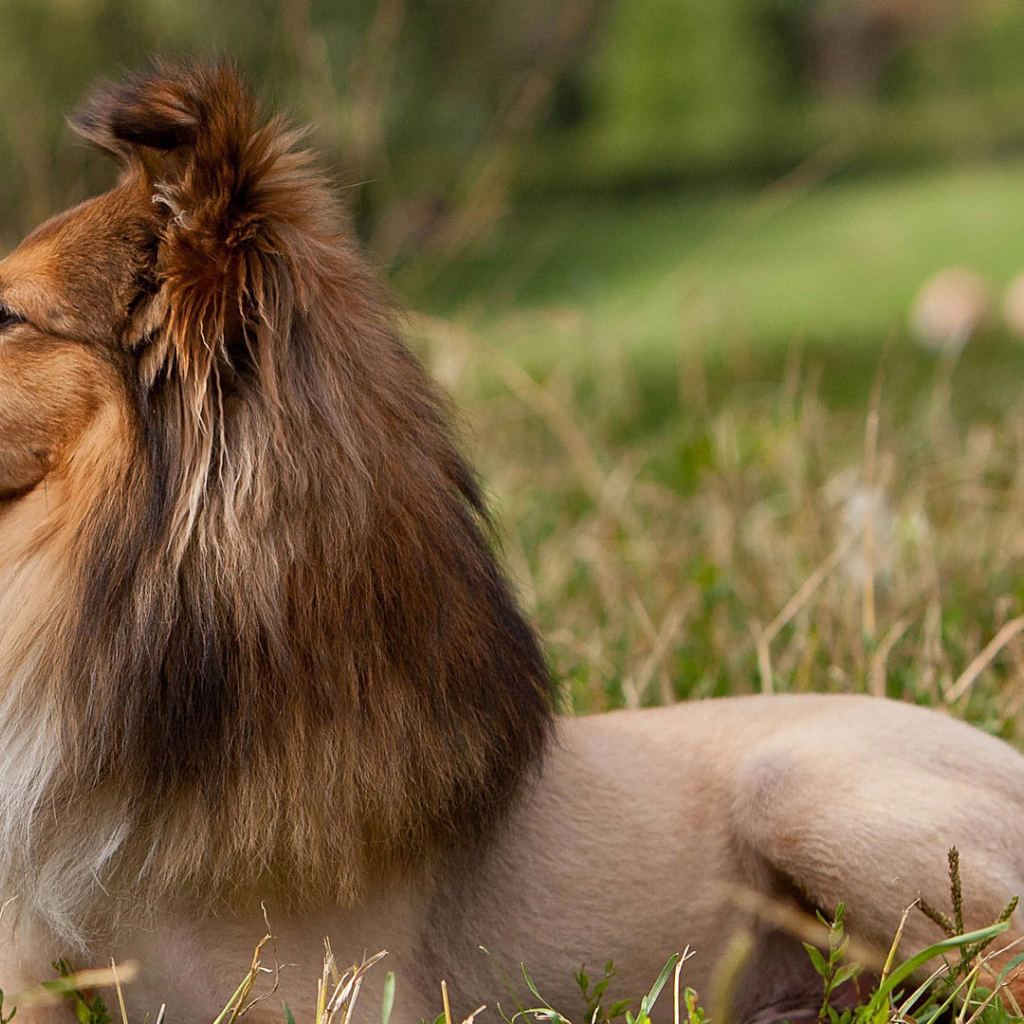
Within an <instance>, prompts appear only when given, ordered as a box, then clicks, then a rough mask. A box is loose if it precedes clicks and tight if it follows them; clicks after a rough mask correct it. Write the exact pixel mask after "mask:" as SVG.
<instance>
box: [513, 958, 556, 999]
mask: <svg viewBox="0 0 1024 1024" xmlns="http://www.w3.org/2000/svg"><path fill="white" fill-rule="evenodd" d="M519 967H520V969H521V970H522V972H523V977H524V978H525V979H526V987H527V988H528V989H529V990H530V991H531V992H532V993H533V994H534V995H535V996H536V997H537V998H538V999H539V1000H540V1001H541V1003H542V1004H543V1006H544V1008H545V1009H547V1010H550V1009H551V1004H550V1003H549V1002H548V1001H547V1000H546V999H545V998H544V997H543V996H542V995H541V994H540V992H538V991H537V986H536V985H535V984H534V983H533V978H531V977H530V972H529V971H528V970H527V969H526V964H520V965H519Z"/></svg>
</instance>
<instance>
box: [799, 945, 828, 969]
mask: <svg viewBox="0 0 1024 1024" xmlns="http://www.w3.org/2000/svg"><path fill="white" fill-rule="evenodd" d="M803 947H804V949H806V950H807V955H808V956H809V957H810V958H811V965H812V966H813V967H814V969H815V970H816V971H817V972H818V974H820V975H821V976H822V977H823V978H827V977H828V964H827V963H825V957H824V956H822V953H821V950H820V949H818V948H817V947H816V946H812V945H811V944H810V943H809V942H805V943H804V944H803Z"/></svg>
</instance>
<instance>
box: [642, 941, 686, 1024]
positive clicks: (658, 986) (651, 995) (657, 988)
mask: <svg viewBox="0 0 1024 1024" xmlns="http://www.w3.org/2000/svg"><path fill="white" fill-rule="evenodd" d="M678 959H679V954H678V953H673V954H672V955H671V956H670V957H669V958H668V963H667V964H665V966H664V967H663V968H662V969H661V974H659V975H658V980H657V981H656V982H655V983H654V984H653V985H652V986H651V990H650V992H648V993H647V995H645V996H644V997H643V999H641V1000H640V1016H641V1017H649V1016H650V1015H651V1010H652V1009H653V1008H654V1004H655V1003H656V1002H657V1001H658V996H660V995H661V990H662V989H663V988H664V987H665V983H666V982H667V981H668V976H669V975H670V974H671V973H672V968H673V967H675V965H676V961H678Z"/></svg>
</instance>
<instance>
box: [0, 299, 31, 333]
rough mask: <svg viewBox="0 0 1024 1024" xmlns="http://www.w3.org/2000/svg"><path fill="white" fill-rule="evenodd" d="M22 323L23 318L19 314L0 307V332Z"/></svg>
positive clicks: (5, 307)
mask: <svg viewBox="0 0 1024 1024" xmlns="http://www.w3.org/2000/svg"><path fill="white" fill-rule="evenodd" d="M24 322H25V318H24V317H23V316H22V315H21V314H20V313H15V312H14V310H13V309H9V308H8V307H7V306H3V305H0V331H5V330H7V328H8V327H13V326H14V325H15V324H23V323H24Z"/></svg>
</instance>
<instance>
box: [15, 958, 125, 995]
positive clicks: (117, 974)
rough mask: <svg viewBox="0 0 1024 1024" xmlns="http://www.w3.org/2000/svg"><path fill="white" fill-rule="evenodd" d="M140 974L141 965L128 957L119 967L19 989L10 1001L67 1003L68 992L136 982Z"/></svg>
mask: <svg viewBox="0 0 1024 1024" xmlns="http://www.w3.org/2000/svg"><path fill="white" fill-rule="evenodd" d="M138 973H139V965H138V963H137V961H135V960H125V961H124V962H123V963H120V964H117V965H116V966H115V965H114V964H113V963H112V964H111V966H110V967H96V968H92V969H90V970H86V971H76V972H75V973H74V974H69V975H66V976H65V977H62V978H56V979H55V980H53V981H48V982H46V984H44V985H33V986H32V988H29V989H25V991H24V992H19V993H18V994H17V995H15V996H14V997H13V998H12V999H11V1003H12V1004H13V1005H15V1006H18V1007H23V1006H55V1005H57V1004H58V1003H62V1002H64V1000H65V999H66V998H67V996H68V994H69V993H71V992H74V991H76V990H78V989H97V988H113V987H115V986H118V985H120V984H127V983H129V982H131V981H134V980H135V978H136V977H137V976H138Z"/></svg>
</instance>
